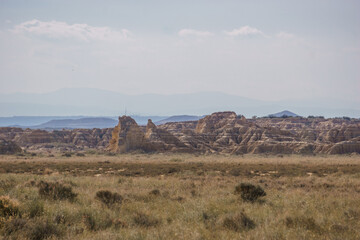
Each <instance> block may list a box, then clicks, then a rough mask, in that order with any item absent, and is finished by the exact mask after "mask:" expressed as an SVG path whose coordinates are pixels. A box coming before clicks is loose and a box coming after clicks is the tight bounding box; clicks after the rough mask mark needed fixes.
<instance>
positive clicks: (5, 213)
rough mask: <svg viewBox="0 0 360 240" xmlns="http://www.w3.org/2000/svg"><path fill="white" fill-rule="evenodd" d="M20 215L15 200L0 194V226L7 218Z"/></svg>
mask: <svg viewBox="0 0 360 240" xmlns="http://www.w3.org/2000/svg"><path fill="white" fill-rule="evenodd" d="M20 215H21V214H20V210H19V204H18V202H17V201H15V200H13V199H10V198H9V197H8V196H0V226H2V225H3V224H4V223H5V222H6V221H7V220H8V219H9V218H13V217H19V216H20Z"/></svg>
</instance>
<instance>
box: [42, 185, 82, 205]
mask: <svg viewBox="0 0 360 240" xmlns="http://www.w3.org/2000/svg"><path fill="white" fill-rule="evenodd" d="M38 187H39V195H40V196H42V197H45V198H50V199H53V200H70V201H73V200H74V199H75V197H76V195H77V194H76V193H74V192H73V191H72V188H71V187H70V186H64V185H63V184H61V183H58V182H45V181H41V182H40V183H39V184H38Z"/></svg>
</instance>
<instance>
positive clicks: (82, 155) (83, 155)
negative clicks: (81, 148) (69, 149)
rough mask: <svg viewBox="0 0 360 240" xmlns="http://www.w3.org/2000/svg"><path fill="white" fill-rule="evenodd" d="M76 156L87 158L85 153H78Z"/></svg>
mask: <svg viewBox="0 0 360 240" xmlns="http://www.w3.org/2000/svg"><path fill="white" fill-rule="evenodd" d="M76 156H77V157H85V154H84V153H76Z"/></svg>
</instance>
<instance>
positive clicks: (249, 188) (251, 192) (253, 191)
mask: <svg viewBox="0 0 360 240" xmlns="http://www.w3.org/2000/svg"><path fill="white" fill-rule="evenodd" d="M235 194H240V196H241V198H242V199H243V200H244V201H248V202H255V201H256V200H257V199H258V198H260V197H264V196H266V192H265V191H264V189H262V188H261V187H260V186H255V185H253V184H251V183H240V184H239V185H237V186H236V187H235Z"/></svg>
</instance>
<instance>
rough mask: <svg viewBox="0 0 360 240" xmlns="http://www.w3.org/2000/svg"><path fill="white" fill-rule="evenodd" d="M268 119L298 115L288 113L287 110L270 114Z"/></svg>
mask: <svg viewBox="0 0 360 240" xmlns="http://www.w3.org/2000/svg"><path fill="white" fill-rule="evenodd" d="M269 117H299V115H297V114H295V113H293V112H290V111H288V110H285V111H282V112H278V113H274V114H270V115H269Z"/></svg>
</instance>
